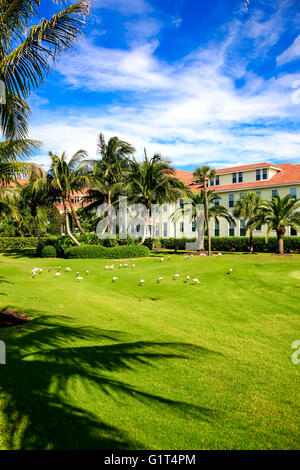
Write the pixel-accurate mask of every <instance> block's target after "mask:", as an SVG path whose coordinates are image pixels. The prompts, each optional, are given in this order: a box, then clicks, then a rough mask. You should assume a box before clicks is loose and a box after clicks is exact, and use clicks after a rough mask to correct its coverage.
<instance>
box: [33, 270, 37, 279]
mask: <svg viewBox="0 0 300 470" xmlns="http://www.w3.org/2000/svg"><path fill="white" fill-rule="evenodd" d="M35 278H36V271H32V279H35Z"/></svg>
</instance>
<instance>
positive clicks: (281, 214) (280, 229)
mask: <svg viewBox="0 0 300 470" xmlns="http://www.w3.org/2000/svg"><path fill="white" fill-rule="evenodd" d="M258 209H259V213H258V214H257V215H255V216H254V217H252V218H251V219H250V220H249V222H248V224H247V225H246V230H247V229H250V228H252V229H254V228H255V227H259V226H261V225H267V236H266V238H267V239H268V237H269V234H270V232H271V231H272V230H276V234H277V239H278V251H279V253H280V254H281V255H283V254H284V235H285V232H286V227H292V228H294V229H295V230H298V229H299V228H300V212H299V209H300V199H293V197H292V196H291V195H290V194H288V195H287V196H284V197H283V198H281V197H280V196H279V194H278V195H277V196H274V197H272V200H271V201H262V203H261V204H260V205H259V206H258Z"/></svg>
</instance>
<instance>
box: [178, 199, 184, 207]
mask: <svg viewBox="0 0 300 470" xmlns="http://www.w3.org/2000/svg"><path fill="white" fill-rule="evenodd" d="M179 206H180V208H181V209H183V206H184V200H183V199H180V200H179Z"/></svg>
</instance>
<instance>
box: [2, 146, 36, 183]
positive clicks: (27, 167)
mask: <svg viewBox="0 0 300 470" xmlns="http://www.w3.org/2000/svg"><path fill="white" fill-rule="evenodd" d="M39 145H40V142H38V141H36V140H31V139H14V140H9V141H3V142H0V184H1V185H3V186H7V185H8V184H9V183H10V182H11V181H12V180H16V178H19V177H26V176H28V174H30V172H31V170H32V167H33V165H32V164H31V163H28V162H23V161H18V160H17V159H19V160H20V159H23V158H27V157H28V156H29V155H30V154H31V153H32V152H33V151H35V150H36V149H37V148H38V147H39Z"/></svg>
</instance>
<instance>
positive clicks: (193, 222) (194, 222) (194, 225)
mask: <svg viewBox="0 0 300 470" xmlns="http://www.w3.org/2000/svg"><path fill="white" fill-rule="evenodd" d="M192 232H196V221H195V220H193V221H192Z"/></svg>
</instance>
